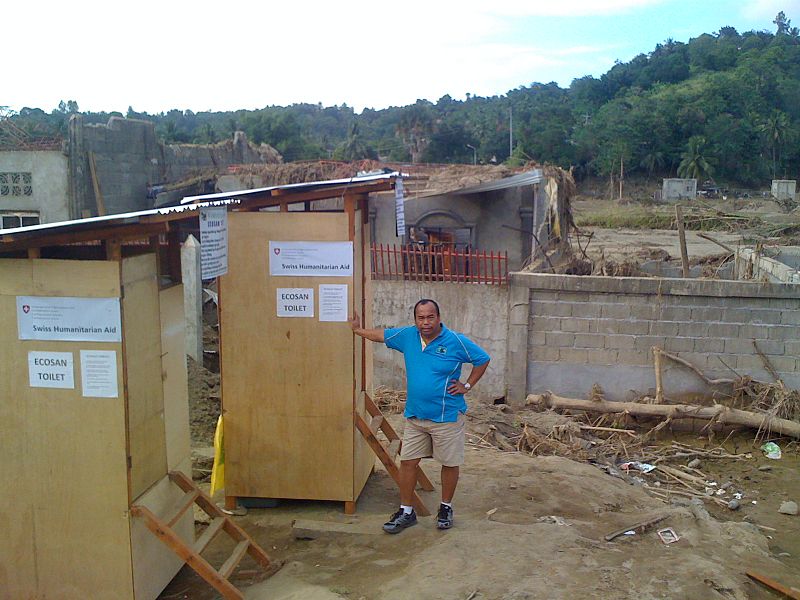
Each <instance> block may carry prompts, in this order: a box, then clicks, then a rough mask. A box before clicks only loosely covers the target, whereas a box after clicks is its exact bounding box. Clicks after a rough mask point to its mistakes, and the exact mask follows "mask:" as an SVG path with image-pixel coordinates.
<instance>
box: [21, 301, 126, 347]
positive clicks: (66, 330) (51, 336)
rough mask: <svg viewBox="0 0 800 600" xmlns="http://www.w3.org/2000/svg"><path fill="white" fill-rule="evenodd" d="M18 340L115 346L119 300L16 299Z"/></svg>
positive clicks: (119, 331)
mask: <svg viewBox="0 0 800 600" xmlns="http://www.w3.org/2000/svg"><path fill="white" fill-rule="evenodd" d="M17 328H18V330H19V339H21V340H54V341H64V342H119V341H121V340H122V325H121V323H120V313H119V298H61V297H49V296H17Z"/></svg>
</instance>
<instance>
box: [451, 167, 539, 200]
mask: <svg viewBox="0 0 800 600" xmlns="http://www.w3.org/2000/svg"><path fill="white" fill-rule="evenodd" d="M543 179H544V175H543V174H542V170H541V169H533V170H532V171H525V172H524V173H520V174H519V175H512V176H511V177H504V178H503V179H496V180H495V181H487V182H485V183H479V184H478V185H474V186H472V187H468V188H463V189H460V190H455V191H453V192H448V194H450V195H454V196H467V195H469V194H481V193H483V192H494V191H496V190H504V189H507V188H512V187H522V186H524V185H533V184H535V183H541V181H542V180H543Z"/></svg>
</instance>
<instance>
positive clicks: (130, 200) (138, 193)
mask: <svg viewBox="0 0 800 600" xmlns="http://www.w3.org/2000/svg"><path fill="white" fill-rule="evenodd" d="M90 152H93V153H94V155H95V164H96V166H97V176H98V181H99V184H100V191H101V193H102V195H103V202H104V205H105V209H106V212H107V213H108V214H113V213H123V212H132V211H137V210H146V209H149V208H153V200H152V199H148V198H147V190H148V185H154V184H158V183H174V182H177V181H180V180H181V179H183V178H185V177H188V176H190V175H193V174H195V173H198V172H199V171H202V170H213V171H219V170H223V169H225V168H227V167H228V166H230V165H233V164H244V163H268V162H281V157H280V155H279V154H278V153H277V152H276V151H275V150H274V149H272V148H271V147H269V146H266V145H263V144H262V146H261V147H256V146H254V145H252V144H250V143H249V142H248V141H247V137H246V136H245V135H244V133H242V132H236V135H235V137H234V139H233V140H228V141H226V142H221V143H219V144H214V145H210V146H206V145H195V144H173V145H164V144H163V143H161V142H160V141H158V138H157V137H156V133H155V125H154V124H153V123H152V122H150V121H143V120H138V119H124V118H121V117H111V118H110V119H109V120H108V123H107V124H105V125H103V124H100V125H97V124H85V123H84V122H83V117H81V116H80V115H75V116H73V117H71V118H70V122H69V156H70V177H71V181H70V185H71V189H72V195H73V201H74V204H75V206H74V211H73V212H74V213H75V214H73V218H78V217H80V216H81V215H82V213H83V212H84V211H88V213H89V214H91V215H96V214H97V203H96V199H95V194H94V188H93V186H92V179H91V172H90V169H89V153H90Z"/></svg>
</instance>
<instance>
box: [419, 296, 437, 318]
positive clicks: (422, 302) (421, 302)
mask: <svg viewBox="0 0 800 600" xmlns="http://www.w3.org/2000/svg"><path fill="white" fill-rule="evenodd" d="M421 304H433V307H434V308H435V309H436V316H437V317H440V316H441V314H440V313H439V305H438V304H436V300H431V299H430V298H423V299H422V300H420V301H419V302H417V303H416V304H415V305H414V318H415V319H416V318H417V307H418V306H420V305H421Z"/></svg>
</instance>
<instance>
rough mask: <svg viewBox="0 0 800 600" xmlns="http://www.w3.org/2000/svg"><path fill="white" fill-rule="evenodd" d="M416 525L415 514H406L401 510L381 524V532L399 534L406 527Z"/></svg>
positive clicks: (412, 512)
mask: <svg viewBox="0 0 800 600" xmlns="http://www.w3.org/2000/svg"><path fill="white" fill-rule="evenodd" d="M416 524H417V513H415V512H414V511H413V510H412V511H411V512H410V513H408V514H406V513H404V512H403V509H402V508H401V509H400V510H398V511H397V512H396V513H394V514H393V515H392V516H391V517H390V518H389V520H388V521H387V522H386V523H384V524H383V530H384V531H385V532H386V533H400V532H401V531H403V529H405V528H406V527H411V526H412V525H416Z"/></svg>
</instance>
